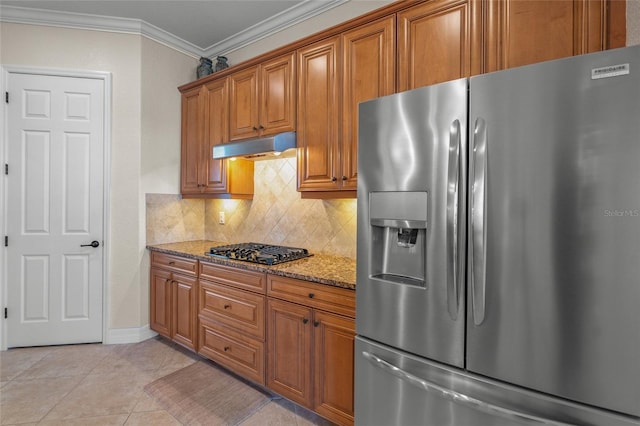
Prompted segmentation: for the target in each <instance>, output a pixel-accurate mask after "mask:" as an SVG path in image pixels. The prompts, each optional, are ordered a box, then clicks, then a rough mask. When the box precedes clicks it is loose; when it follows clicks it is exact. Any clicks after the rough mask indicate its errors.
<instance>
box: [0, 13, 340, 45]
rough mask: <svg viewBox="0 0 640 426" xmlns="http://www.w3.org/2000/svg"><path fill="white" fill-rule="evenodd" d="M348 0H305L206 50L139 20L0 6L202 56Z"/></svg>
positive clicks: (7, 17) (14, 18)
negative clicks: (139, 38) (135, 37)
mask: <svg viewBox="0 0 640 426" xmlns="http://www.w3.org/2000/svg"><path fill="white" fill-rule="evenodd" d="M348 1H349V0H329V1H322V2H319V1H317V0H306V1H304V2H302V3H300V4H298V5H296V6H292V7H291V8H289V9H287V10H285V11H283V12H281V13H279V14H278V15H275V16H273V17H272V18H269V19H266V20H264V21H262V22H259V23H257V24H256V25H253V26H251V27H249V28H247V29H246V30H243V31H241V32H239V33H237V34H234V35H233V36H231V37H228V38H226V39H224V40H222V41H220V42H219V43H216V44H213V45H211V46H209V47H207V48H206V49H202V48H201V47H199V46H196V45H195V44H193V43H190V42H188V41H186V40H183V39H181V38H180V37H177V36H175V35H173V34H171V33H169V32H168V31H165V30H163V29H162V28H158V27H156V26H155V25H152V24H150V23H148V22H146V21H143V20H140V19H131V18H117V17H111V16H100V15H92V14H85V13H75V12H59V11H52V10H44V9H32V8H27V7H18V6H6V5H0V22H8V23H15V24H29V25H44V26H51V27H61V28H74V29H83V30H93V31H106V32H115V33H125V34H140V35H143V36H145V37H148V38H150V39H152V40H155V41H157V42H159V43H162V44H164V45H166V46H168V47H171V48H173V49H176V50H178V51H180V52H183V53H185V54H187V55H190V56H193V57H195V58H199V57H201V56H207V57H214V56H219V55H222V54H225V53H228V52H232V51H234V50H237V49H240V48H242V47H244V46H247V45H249V44H251V43H253V42H255V41H258V40H261V39H263V38H265V37H268V36H270V35H272V34H275V33H277V32H279V31H282V30H284V29H286V28H288V27H290V26H292V25H295V24H298V23H300V22H302V21H304V20H306V19H309V18H312V17H314V16H316V15H319V14H321V13H324V12H326V11H327V10H329V9H332V8H334V7H336V6H339V5H341V4H343V3H346V2H348Z"/></svg>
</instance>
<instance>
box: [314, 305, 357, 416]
mask: <svg viewBox="0 0 640 426" xmlns="http://www.w3.org/2000/svg"><path fill="white" fill-rule="evenodd" d="M313 325H314V372H315V373H314V376H315V377H314V383H315V386H314V388H315V389H314V404H313V410H314V411H316V412H317V413H319V414H320V415H322V416H323V417H326V418H327V419H329V420H332V421H334V422H336V423H338V424H352V423H353V389H354V388H353V380H354V379H353V378H354V363H353V345H354V341H355V335H356V333H355V321H354V320H353V319H351V318H346V317H342V316H339V315H334V314H330V313H326V312H321V311H315V312H314V321H313Z"/></svg>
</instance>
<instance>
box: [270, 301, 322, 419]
mask: <svg viewBox="0 0 640 426" xmlns="http://www.w3.org/2000/svg"><path fill="white" fill-rule="evenodd" d="M267 312H268V313H267V324H268V326H267V327H268V331H267V346H268V351H267V353H268V355H267V363H268V364H267V377H268V379H267V386H268V387H269V388H270V389H272V390H273V391H274V392H277V393H279V394H280V395H282V396H284V397H286V398H288V399H290V400H292V401H295V402H297V403H298V404H301V405H304V406H306V407H311V405H312V401H313V400H312V391H313V387H312V384H311V369H312V365H311V345H312V340H311V338H312V333H313V330H312V328H313V325H312V324H311V320H312V311H311V309H309V308H306V307H304V306H300V305H296V304H293V303H288V302H283V301H278V300H268V302H267Z"/></svg>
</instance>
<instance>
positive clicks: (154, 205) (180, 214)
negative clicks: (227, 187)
mask: <svg viewBox="0 0 640 426" xmlns="http://www.w3.org/2000/svg"><path fill="white" fill-rule="evenodd" d="M254 179H255V182H254V185H255V191H254V197H253V200H218V199H216V200H194V199H181V197H180V196H179V195H161V194H147V197H146V204H147V244H162V243H168V242H176V241H188V240H198V239H207V240H214V241H221V242H229V243H235V242H250V241H252V242H260V243H268V244H280V245H287V246H294V247H304V248H307V249H309V251H311V252H312V253H314V252H315V253H330V254H334V255H338V256H345V257H350V258H355V257H356V222H357V214H356V200H355V199H338V200H309V199H304V200H303V199H301V198H300V193H299V192H297V191H296V159H295V158H281V159H274V160H262V161H257V162H256V163H255V172H254ZM220 212H224V215H225V224H224V225H221V224H219V223H218V220H219V215H220Z"/></svg>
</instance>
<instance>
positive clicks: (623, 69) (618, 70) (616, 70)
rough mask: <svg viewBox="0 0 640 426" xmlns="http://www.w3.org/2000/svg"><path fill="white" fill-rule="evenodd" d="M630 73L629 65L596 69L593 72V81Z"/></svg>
mask: <svg viewBox="0 0 640 426" xmlns="http://www.w3.org/2000/svg"><path fill="white" fill-rule="evenodd" d="M629 72H630V69H629V64H619V65H610V66H608V67H602V68H594V69H592V70H591V80H596V79H599V78H608V77H616V76H619V75H626V74H629Z"/></svg>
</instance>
